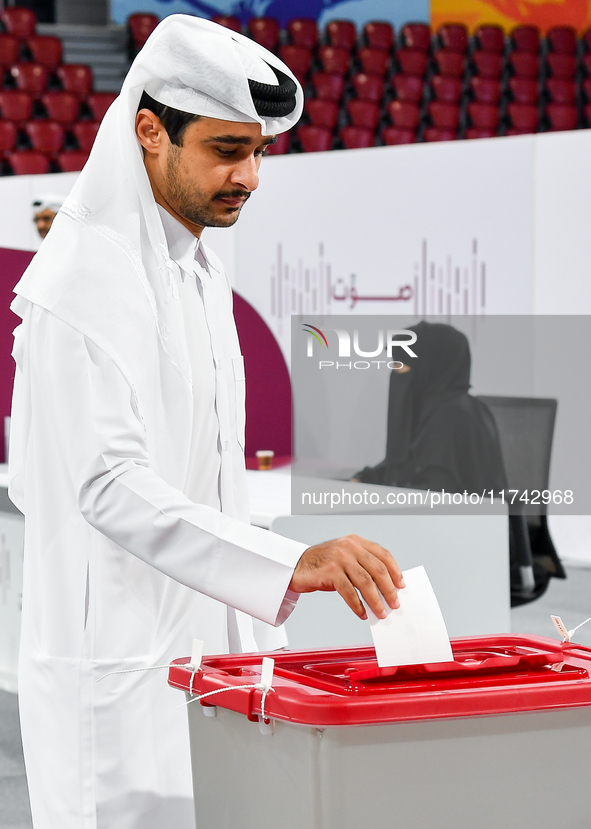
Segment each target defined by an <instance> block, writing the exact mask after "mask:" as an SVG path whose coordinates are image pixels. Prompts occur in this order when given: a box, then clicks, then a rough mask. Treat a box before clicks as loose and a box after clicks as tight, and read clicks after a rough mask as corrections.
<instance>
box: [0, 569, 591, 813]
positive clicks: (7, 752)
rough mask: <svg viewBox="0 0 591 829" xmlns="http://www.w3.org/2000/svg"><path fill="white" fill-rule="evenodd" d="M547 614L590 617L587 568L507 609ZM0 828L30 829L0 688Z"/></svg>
mask: <svg viewBox="0 0 591 829" xmlns="http://www.w3.org/2000/svg"><path fill="white" fill-rule="evenodd" d="M550 614H554V615H555V616H560V617H561V618H562V620H563V621H564V623H565V625H566V626H567V628H573V627H575V626H576V625H578V624H579V623H580V622H582V621H583V620H584V619H586V618H587V617H588V616H591V568H588V569H587V568H581V567H577V568H575V567H570V568H568V579H567V580H566V581H558V580H554V581H552V582H551V584H550V587H549V589H548V591H547V592H546V594H545V595H544V596H542V597H541V598H540V599H538V600H537V601H536V602H532V603H531V604H527V605H523V606H522V607H517V608H515V609H514V610H512V611H511V626H512V629H513V631H514V632H515V633H533V634H538V635H540V636H551V637H556V636H557V634H556V630H555V628H554V625H553V624H552V621H551V620H550ZM574 638H575V640H576V641H577V642H578V643H579V644H581V645H586V646H588V647H591V622H589V624H588V625H586V626H585V627H583V628H581V629H580V631H577V635H576V636H575V637H574ZM0 827H1V829H31V827H32V823H31V813H30V810H29V802H28V796H27V783H26V777H25V769H24V764H23V755H22V747H21V739H20V728H19V723H18V712H17V698H16V696H15V695H14V694H8V693H6V692H4V691H0Z"/></svg>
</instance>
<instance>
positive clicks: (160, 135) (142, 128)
mask: <svg viewBox="0 0 591 829" xmlns="http://www.w3.org/2000/svg"><path fill="white" fill-rule="evenodd" d="M135 134H136V135H137V139H138V141H139V142H140V144H141V145H142V147H143V148H144V150H145V151H146V152H148V153H153V154H155V155H158V154H159V153H160V152H161V151H162V149H163V147H164V144H165V143H166V140H165V137H166V130H165V129H164V127H163V126H162V123H161V121H160V119H159V118H158V116H157V115H154V113H153V112H151V110H149V109H140V111H139V112H138V114H137V116H136V119H135Z"/></svg>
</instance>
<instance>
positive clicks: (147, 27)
mask: <svg viewBox="0 0 591 829" xmlns="http://www.w3.org/2000/svg"><path fill="white" fill-rule="evenodd" d="M158 23H160V20H159V19H158V17H156V15H155V14H150V13H149V12H138V13H137V14H130V15H129V17H128V18H127V27H128V29H129V33H130V34H131V40H132V43H133V49H134V52H139V50H140V49H141V48H142V46H143V45H144V43H145V42H146V40H147V39H148V38H149V37H150V35H151V34H152V32H153V31H154V29H155V28H156V26H157V25H158Z"/></svg>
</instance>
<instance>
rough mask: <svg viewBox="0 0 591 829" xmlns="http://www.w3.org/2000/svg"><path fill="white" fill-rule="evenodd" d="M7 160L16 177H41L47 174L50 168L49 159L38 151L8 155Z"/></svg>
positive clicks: (23, 151)
mask: <svg viewBox="0 0 591 829" xmlns="http://www.w3.org/2000/svg"><path fill="white" fill-rule="evenodd" d="M7 158H8V163H9V164H10V167H11V168H12V171H13V173H14V174H15V175H16V176H22V175H41V174H42V173H48V172H49V168H50V166H51V162H50V160H49V157H48V156H46V155H45V153H41V152H39V151H38V150H20V151H19V152H15V153H9V154H8V156H7Z"/></svg>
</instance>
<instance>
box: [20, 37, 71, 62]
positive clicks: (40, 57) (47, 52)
mask: <svg viewBox="0 0 591 829" xmlns="http://www.w3.org/2000/svg"><path fill="white" fill-rule="evenodd" d="M27 49H28V50H29V51H30V53H31V55H32V56H33V60H34V61H35V63H42V64H43V66H47V68H48V69H50V70H53V69H55V68H56V67H58V66H59V65H60V63H61V62H62V51H63V49H62V42H61V40H60V38H59V37H53V35H34V36H33V37H30V38H28V39H27Z"/></svg>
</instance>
